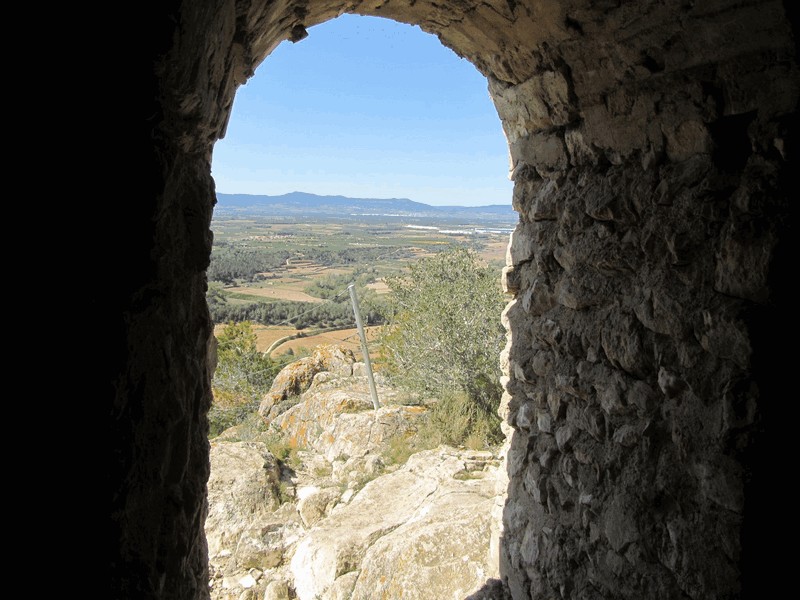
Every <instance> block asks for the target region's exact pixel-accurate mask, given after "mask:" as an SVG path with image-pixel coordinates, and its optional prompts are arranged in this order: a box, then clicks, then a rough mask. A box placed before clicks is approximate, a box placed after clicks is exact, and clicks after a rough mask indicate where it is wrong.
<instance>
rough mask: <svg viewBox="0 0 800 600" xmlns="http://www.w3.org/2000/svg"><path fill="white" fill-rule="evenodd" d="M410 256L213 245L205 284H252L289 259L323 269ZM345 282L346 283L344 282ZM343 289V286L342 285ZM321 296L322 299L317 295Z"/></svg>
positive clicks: (375, 251) (350, 249) (368, 249)
mask: <svg viewBox="0 0 800 600" xmlns="http://www.w3.org/2000/svg"><path fill="white" fill-rule="evenodd" d="M387 253H389V254H391V255H392V256H393V257H397V258H404V257H408V256H410V251H409V250H407V249H399V250H387V249H386V248H385V247H379V246H376V247H344V248H326V247H314V246H308V247H303V249H302V251H299V250H294V251H292V250H285V249H284V250H282V249H268V248H253V247H248V246H241V245H238V244H231V243H226V242H223V243H219V244H215V245H214V247H213V248H212V251H211V262H210V264H209V266H208V269H206V275H207V276H208V280H209V281H219V282H222V283H224V284H226V285H233V284H234V283H236V281H237V280H238V281H240V282H241V281H255V280H257V279H259V278H260V277H262V275H260V274H262V273H272V272H274V271H277V270H278V269H281V268H283V267H285V266H286V261H287V260H289V259H292V258H295V259H302V260H309V261H312V262H315V263H317V264H320V265H324V266H343V265H353V264H370V263H374V262H375V261H377V260H379V259H381V258H385V257H386V255H387ZM348 283H349V282H348ZM345 286H346V284H345ZM320 297H322V296H320Z"/></svg>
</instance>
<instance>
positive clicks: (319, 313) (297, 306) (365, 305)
mask: <svg viewBox="0 0 800 600" xmlns="http://www.w3.org/2000/svg"><path fill="white" fill-rule="evenodd" d="M343 289H344V290H345V291H346V289H347V287H346V286H345V287H344V288H343ZM356 290H357V292H358V297H359V308H360V310H361V317H362V319H363V320H364V323H365V324H366V325H381V324H383V323H385V322H386V321H385V315H386V312H387V310H386V307H385V300H383V299H382V298H381V297H380V296H378V295H377V294H375V293H374V292H372V291H371V290H367V289H365V288H363V287H362V288H361V289H359V288H358V287H356ZM339 291H342V290H339ZM206 300H207V301H208V308H209V311H210V313H211V319H212V320H213V321H214V322H215V323H228V322H236V323H238V322H241V321H251V322H255V323H260V324H262V325H292V326H293V327H295V328H296V329H307V328H309V327H320V328H322V327H353V326H355V320H354V316H353V305H352V303H351V300H350V295H349V294H347V293H345V294H341V295H340V297H339V298H338V299H337V300H336V301H326V302H321V303H319V304H313V303H311V302H293V301H290V300H275V301H269V302H251V303H248V304H232V303H230V302H228V300H227V298H225V295H224V293H223V292H221V291H220V290H218V289H215V288H210V289H209V291H208V293H207V294H206Z"/></svg>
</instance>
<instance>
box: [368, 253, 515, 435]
mask: <svg viewBox="0 0 800 600" xmlns="http://www.w3.org/2000/svg"><path fill="white" fill-rule="evenodd" d="M386 282H387V285H388V286H389V288H390V290H391V292H392V293H391V295H390V297H391V300H392V305H391V311H390V314H389V315H388V321H389V323H388V325H387V327H386V330H385V334H384V336H383V338H382V349H381V350H382V353H383V360H384V362H385V365H386V367H387V372H388V374H389V375H390V376H391V377H392V378H393V379H394V380H395V381H396V382H397V383H398V384H400V385H402V386H404V387H406V388H408V389H411V390H413V391H417V392H419V393H420V394H423V395H426V396H429V397H434V398H440V399H442V400H443V402H442V408H443V409H444V410H441V411H438V413H434V418H438V419H439V421H440V422H441V424H443V425H450V424H452V423H454V422H455V421H457V420H461V421H463V425H461V426H459V428H458V429H459V433H458V436H459V437H461V438H462V439H460V440H459V439H451V440H447V441H448V443H454V442H461V441H463V437H464V436H470V435H478V436H481V437H482V438H483V439H484V442H485V443H487V444H491V443H495V442H497V441H498V440H499V439H500V437H501V433H500V420H499V417H498V416H497V409H498V406H499V402H500V396H501V394H502V387H501V386H500V359H499V357H500V352H501V351H502V349H503V347H504V345H505V341H506V340H505V330H504V329H503V327H502V325H501V323H500V314H501V312H502V310H503V307H504V305H505V299H504V298H503V294H502V291H501V288H500V285H499V277H498V273H497V272H496V271H494V270H492V269H489V268H487V267H485V266H483V265H482V264H481V263H480V262H479V260H478V257H477V255H476V254H474V253H473V252H472V251H471V250H469V249H466V248H463V247H453V248H451V249H449V250H447V251H445V252H441V253H439V254H437V255H435V256H432V257H430V258H423V259H421V260H420V261H418V262H417V263H416V264H414V265H412V266H411V268H410V270H409V272H408V274H406V275H403V276H397V277H391V278H387V280H386ZM437 415H438V417H437Z"/></svg>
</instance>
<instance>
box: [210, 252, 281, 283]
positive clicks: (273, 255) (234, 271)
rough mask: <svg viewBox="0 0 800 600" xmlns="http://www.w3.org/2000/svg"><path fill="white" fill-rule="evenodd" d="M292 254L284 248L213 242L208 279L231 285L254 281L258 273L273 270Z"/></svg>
mask: <svg viewBox="0 0 800 600" xmlns="http://www.w3.org/2000/svg"><path fill="white" fill-rule="evenodd" d="M291 255H292V253H291V252H289V251H286V250H265V249H263V248H248V247H243V246H238V245H233V244H227V243H223V244H215V245H214V247H213V248H212V249H211V263H210V264H209V265H208V269H206V275H207V276H208V280H209V281H221V282H222V283H225V284H228V285H232V284H233V283H235V281H236V280H237V279H238V280H240V281H241V280H243V281H254V280H256V279H258V274H259V273H266V272H271V271H275V270H276V269H278V268H279V267H281V266H283V265H285V264H286V260H287V259H288V258H289V257H290V256H291Z"/></svg>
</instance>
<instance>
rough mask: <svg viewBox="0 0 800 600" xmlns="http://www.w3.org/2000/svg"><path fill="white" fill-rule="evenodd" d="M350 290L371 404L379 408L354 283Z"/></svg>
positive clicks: (376, 408)
mask: <svg viewBox="0 0 800 600" xmlns="http://www.w3.org/2000/svg"><path fill="white" fill-rule="evenodd" d="M347 289H348V290H349V291H350V299H351V300H352V301H353V313H354V314H355V316H356V327H358V337H360V338H361V352H362V353H363V354H364V365H366V367H367V379H368V380H369V393H370V394H371V395H372V406H373V407H374V408H375V410H378V409H379V408H380V406H381V405H380V403H379V402H378V390H376V389H375V378H374V377H373V376H372V363H371V362H370V360H369V349H368V348H367V336H366V335H365V334H364V325H362V324H361V312H360V311H359V310H358V297H357V296H356V289H355V284H354V283H351V284H350V285H348V286H347Z"/></svg>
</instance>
